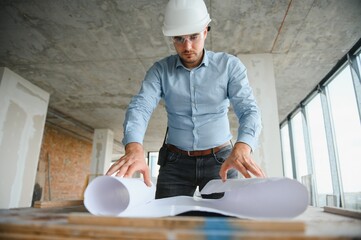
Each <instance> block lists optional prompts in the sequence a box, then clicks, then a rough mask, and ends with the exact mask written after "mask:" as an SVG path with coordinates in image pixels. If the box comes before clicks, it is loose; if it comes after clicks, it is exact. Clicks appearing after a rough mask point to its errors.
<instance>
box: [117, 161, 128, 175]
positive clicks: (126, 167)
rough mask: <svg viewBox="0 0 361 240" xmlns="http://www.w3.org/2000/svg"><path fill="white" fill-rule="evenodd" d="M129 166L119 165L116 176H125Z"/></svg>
mask: <svg viewBox="0 0 361 240" xmlns="http://www.w3.org/2000/svg"><path fill="white" fill-rule="evenodd" d="M128 168H129V167H128V166H125V165H124V164H123V165H122V166H121V167H119V169H118V173H117V174H116V175H115V176H117V177H125V176H124V175H125V173H126V172H127V171H128Z"/></svg>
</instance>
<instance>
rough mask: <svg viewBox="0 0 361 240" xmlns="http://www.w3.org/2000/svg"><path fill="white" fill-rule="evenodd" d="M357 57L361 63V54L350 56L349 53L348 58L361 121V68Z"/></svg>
mask: <svg viewBox="0 0 361 240" xmlns="http://www.w3.org/2000/svg"><path fill="white" fill-rule="evenodd" d="M357 58H358V60H359V62H360V65H361V55H359V56H358V57H357V56H355V55H352V56H350V55H349V54H347V60H348V62H349V65H350V69H351V76H352V82H353V86H354V90H355V95H356V103H357V109H358V113H359V119H360V123H361V76H360V71H361V69H359V67H358V64H357Z"/></svg>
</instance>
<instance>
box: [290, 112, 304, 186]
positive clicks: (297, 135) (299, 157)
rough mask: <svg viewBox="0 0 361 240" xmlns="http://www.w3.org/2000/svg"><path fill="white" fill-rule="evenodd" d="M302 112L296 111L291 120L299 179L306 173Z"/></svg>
mask: <svg viewBox="0 0 361 240" xmlns="http://www.w3.org/2000/svg"><path fill="white" fill-rule="evenodd" d="M301 115H302V113H301V112H298V113H297V114H296V115H295V116H294V117H293V118H292V120H291V123H292V135H293V136H292V140H293V148H294V156H295V163H296V173H297V179H298V180H299V181H301V178H302V177H303V176H306V175H308V171H307V158H306V149H305V138H304V135H303V125H302V116H301Z"/></svg>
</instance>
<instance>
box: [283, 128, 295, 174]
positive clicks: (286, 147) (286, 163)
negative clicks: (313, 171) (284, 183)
mask: <svg viewBox="0 0 361 240" xmlns="http://www.w3.org/2000/svg"><path fill="white" fill-rule="evenodd" d="M281 142H282V157H283V174H284V175H285V177H288V178H293V172H292V157H291V147H290V138H289V131H288V124H285V125H284V126H283V127H282V128H281Z"/></svg>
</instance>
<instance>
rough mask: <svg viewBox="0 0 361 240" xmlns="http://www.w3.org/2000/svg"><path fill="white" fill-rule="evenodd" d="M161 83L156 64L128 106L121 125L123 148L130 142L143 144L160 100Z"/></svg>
mask: <svg viewBox="0 0 361 240" xmlns="http://www.w3.org/2000/svg"><path fill="white" fill-rule="evenodd" d="M161 92H162V90H161V83H160V77H159V72H158V69H157V64H154V65H153V66H152V67H151V68H150V69H149V70H148V71H147V73H146V75H145V77H144V80H143V82H142V86H141V88H140V91H139V93H138V94H137V95H135V96H134V97H133V98H132V99H131V101H130V103H129V106H128V109H127V112H126V114H125V121H124V124H123V129H124V130H123V133H124V137H123V140H122V143H123V144H124V146H125V145H126V144H128V143H130V142H138V143H143V140H144V135H145V132H146V130H147V127H148V122H149V119H150V117H151V115H152V113H153V111H154V109H155V108H156V107H157V105H158V103H159V101H160V99H161Z"/></svg>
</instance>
